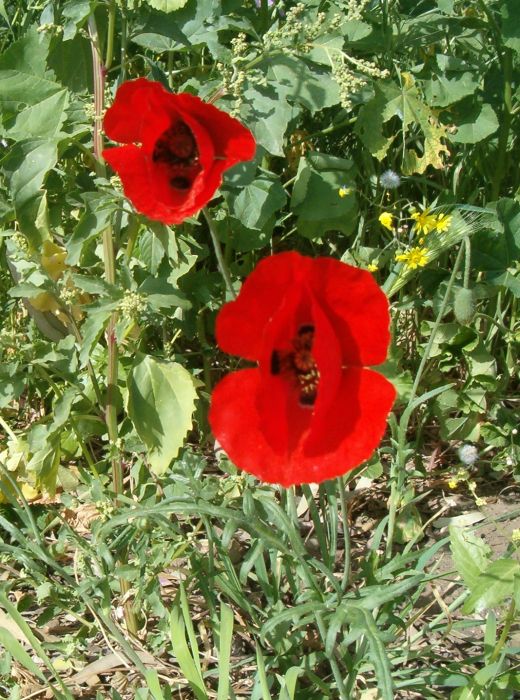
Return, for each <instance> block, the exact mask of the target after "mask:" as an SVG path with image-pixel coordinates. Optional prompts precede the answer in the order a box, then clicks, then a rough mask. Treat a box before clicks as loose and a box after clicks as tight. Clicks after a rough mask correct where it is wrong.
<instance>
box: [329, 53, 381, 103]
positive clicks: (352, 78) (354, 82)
mask: <svg viewBox="0 0 520 700" xmlns="http://www.w3.org/2000/svg"><path fill="white" fill-rule="evenodd" d="M348 64H350V65H348ZM332 77H333V78H334V80H335V81H336V83H337V84H338V87H339V94H340V98H341V106H342V107H343V108H344V109H346V110H347V111H348V112H350V110H351V109H352V95H354V94H355V93H356V92H359V91H360V90H361V88H363V87H364V86H365V85H366V84H367V82H368V81H367V77H369V78H381V79H383V78H387V77H388V71H387V70H386V69H385V70H381V69H379V68H378V67H377V66H376V65H375V63H372V62H371V61H365V60H364V59H362V58H354V57H353V56H349V55H348V54H346V53H343V52H342V53H340V54H338V55H336V56H335V57H334V58H333V60H332Z"/></svg>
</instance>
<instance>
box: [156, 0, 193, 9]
mask: <svg viewBox="0 0 520 700" xmlns="http://www.w3.org/2000/svg"><path fill="white" fill-rule="evenodd" d="M146 2H147V3H148V5H150V7H153V8H154V9H155V10H160V11H161V12H174V11H175V10H180V8H181V7H184V5H185V4H186V3H187V2H188V0H146Z"/></svg>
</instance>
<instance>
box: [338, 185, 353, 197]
mask: <svg viewBox="0 0 520 700" xmlns="http://www.w3.org/2000/svg"><path fill="white" fill-rule="evenodd" d="M338 194H339V196H340V197H341V198H342V199H343V197H347V196H348V195H349V194H352V188H351V187H345V185H343V186H342V187H340V188H339V190H338Z"/></svg>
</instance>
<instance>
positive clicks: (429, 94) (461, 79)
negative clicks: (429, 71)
mask: <svg viewBox="0 0 520 700" xmlns="http://www.w3.org/2000/svg"><path fill="white" fill-rule="evenodd" d="M478 85H479V79H478V77H477V76H475V74H473V73H469V72H465V73H460V74H458V75H456V76H455V77H453V78H447V77H446V76H445V75H438V76H435V77H434V78H432V79H431V80H427V81H425V83H424V96H425V97H426V101H427V102H428V104H429V105H431V106H432V107H447V106H448V105H451V104H453V103H454V102H458V101H459V100H462V99H463V98H464V97H467V96H468V95H473V94H474V92H475V91H476V90H477V88H478Z"/></svg>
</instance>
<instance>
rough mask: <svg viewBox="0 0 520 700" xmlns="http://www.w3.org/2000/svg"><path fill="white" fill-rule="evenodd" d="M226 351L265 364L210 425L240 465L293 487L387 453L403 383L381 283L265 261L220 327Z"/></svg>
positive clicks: (221, 392) (338, 267)
mask: <svg viewBox="0 0 520 700" xmlns="http://www.w3.org/2000/svg"><path fill="white" fill-rule="evenodd" d="M216 335H217V341H218V344H219V346H220V347H221V348H222V349H223V350H224V351H225V352H229V353H231V354H233V355H240V356H242V357H244V358H246V359H247V360H254V361H256V362H258V366H257V367H256V368H254V369H253V368H252V369H243V370H241V371H239V372H232V373H231V374H228V375H227V377H225V378H224V379H223V380H222V381H221V382H219V384H218V385H217V386H216V388H215V390H214V392H213V396H212V402H211V409H210V416H209V419H210V423H211V427H212V430H213V433H214V434H215V437H216V438H217V439H218V441H219V442H220V444H221V445H222V448H223V449H224V450H225V452H226V453H227V454H228V455H229V458H230V459H231V461H232V462H234V463H235V464H236V465H237V466H238V467H240V468H241V469H244V470H245V471H248V472H250V473H251V474H254V475H255V476H257V477H258V478H260V479H262V480H263V481H268V482H271V483H278V484H282V485H283V486H290V485H291V484H302V483H309V482H320V481H324V480H325V479H331V478H333V477H335V476H339V475H340V474H344V473H345V472H347V471H348V470H350V469H353V468H354V467H357V466H358V465H359V464H361V462H363V461H365V460H366V459H368V458H369V457H370V455H371V454H372V452H373V451H374V449H375V448H376V447H377V445H378V444H379V442H380V440H381V438H382V436H383V433H384V431H385V427H386V419H387V416H388V413H389V411H390V409H391V407H392V404H393V402H394V399H395V389H394V387H393V385H392V384H391V383H390V382H389V381H388V380H387V379H385V377H383V376H382V375H381V374H379V373H378V372H374V371H373V370H371V369H368V368H367V365H377V364H380V363H381V362H383V361H384V360H385V358H386V354H387V350H388V344H389V342H390V333H389V313H388V301H387V299H386V297H385V295H384V294H383V292H382V291H381V290H380V289H379V287H378V286H377V284H376V282H375V281H374V279H373V277H372V275H371V274H370V273H369V272H365V271H364V270H359V269H357V268H355V267H352V266H350V265H347V264H345V263H342V262H340V261H338V260H334V259H332V258H316V259H312V258H308V257H304V256H302V255H299V254H298V253H294V252H292V253H280V254H278V255H273V256H272V257H270V258H266V259H265V260H263V261H262V262H260V264H259V265H258V266H257V267H256V269H255V270H254V271H253V272H252V273H251V275H250V276H249V277H248V278H247V279H246V281H245V282H244V284H243V286H242V289H241V290H240V294H239V295H238V297H237V299H236V300H235V301H232V302H230V303H228V304H226V305H225V306H224V307H223V308H222V310H221V311H220V313H219V315H218V317H217V327H216Z"/></svg>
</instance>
